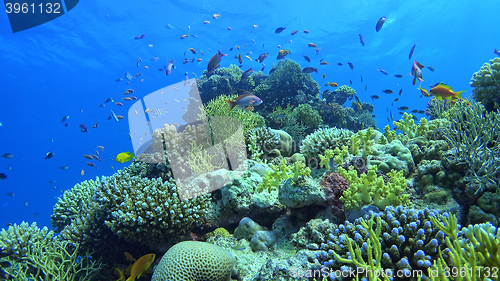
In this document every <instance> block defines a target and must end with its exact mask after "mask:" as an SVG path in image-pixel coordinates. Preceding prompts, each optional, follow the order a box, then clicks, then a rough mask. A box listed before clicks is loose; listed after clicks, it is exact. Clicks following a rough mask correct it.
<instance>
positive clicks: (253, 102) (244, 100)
mask: <svg viewBox="0 0 500 281" xmlns="http://www.w3.org/2000/svg"><path fill="white" fill-rule="evenodd" d="M226 102H227V103H228V104H229V111H231V110H233V108H235V107H236V108H237V109H246V110H250V109H252V108H253V107H254V106H257V105H259V104H261V103H262V100H261V99H260V98H259V97H258V96H256V95H254V94H245V95H241V96H239V97H237V98H236V99H235V100H234V101H230V100H226Z"/></svg>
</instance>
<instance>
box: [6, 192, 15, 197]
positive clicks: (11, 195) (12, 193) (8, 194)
mask: <svg viewBox="0 0 500 281" xmlns="http://www.w3.org/2000/svg"><path fill="white" fill-rule="evenodd" d="M5 195H7V196H9V197H14V196H16V194H14V192H9V193H7V194H5Z"/></svg>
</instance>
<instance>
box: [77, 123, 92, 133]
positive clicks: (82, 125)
mask: <svg viewBox="0 0 500 281" xmlns="http://www.w3.org/2000/svg"><path fill="white" fill-rule="evenodd" d="M78 127H79V128H80V131H81V132H82V133H86V132H88V131H89V129H88V128H87V126H86V125H85V124H80V126H78Z"/></svg>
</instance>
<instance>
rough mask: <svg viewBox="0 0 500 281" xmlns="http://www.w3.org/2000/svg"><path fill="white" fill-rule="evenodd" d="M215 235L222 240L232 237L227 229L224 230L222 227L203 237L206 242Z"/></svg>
mask: <svg viewBox="0 0 500 281" xmlns="http://www.w3.org/2000/svg"><path fill="white" fill-rule="evenodd" d="M217 235H220V236H222V237H224V238H226V237H230V236H232V234H231V233H229V231H227V229H225V228H224V227H219V228H217V229H215V230H214V231H212V232H209V233H207V234H205V237H206V238H207V240H208V239H209V238H212V237H215V236H217Z"/></svg>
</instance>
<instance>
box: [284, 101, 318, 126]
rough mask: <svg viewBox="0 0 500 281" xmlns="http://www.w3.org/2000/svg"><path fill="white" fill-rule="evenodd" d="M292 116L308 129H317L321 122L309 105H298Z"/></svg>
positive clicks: (316, 112) (315, 111)
mask: <svg viewBox="0 0 500 281" xmlns="http://www.w3.org/2000/svg"><path fill="white" fill-rule="evenodd" d="M292 114H293V116H295V117H296V118H297V119H298V120H299V121H300V122H302V123H303V124H304V125H305V126H307V127H309V128H318V127H319V125H321V123H322V122H323V120H322V119H321V116H320V115H319V113H318V111H317V110H314V109H313V108H312V106H311V105H310V104H299V106H297V107H296V108H294V110H293V113H292Z"/></svg>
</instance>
